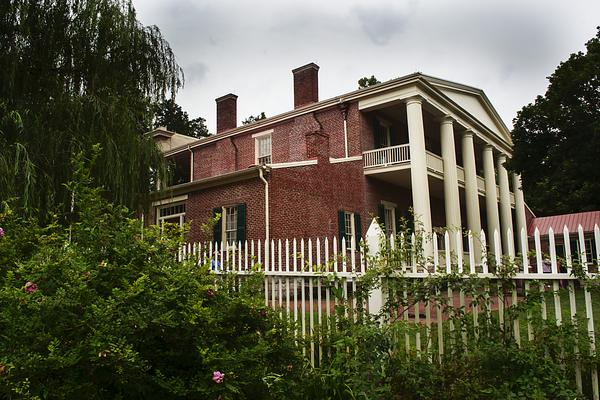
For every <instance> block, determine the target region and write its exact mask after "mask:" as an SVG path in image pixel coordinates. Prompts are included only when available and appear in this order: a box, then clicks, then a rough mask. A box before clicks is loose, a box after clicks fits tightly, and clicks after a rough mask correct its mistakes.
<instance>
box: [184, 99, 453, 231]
mask: <svg viewBox="0 0 600 400" xmlns="http://www.w3.org/2000/svg"><path fill="white" fill-rule="evenodd" d="M347 124H348V145H349V156H358V155H361V154H362V151H363V150H366V149H368V150H370V149H372V148H373V132H372V121H371V118H369V117H368V116H366V115H365V114H363V113H361V112H360V111H359V110H358V104H357V103H351V104H349V105H348V108H347ZM267 129H273V133H272V136H271V137H272V160H273V162H274V163H284V162H293V161H304V160H307V159H315V158H318V160H319V162H318V164H317V165H311V166H303V167H294V168H280V169H272V170H271V172H270V174H269V175H268V177H267V179H268V181H269V189H270V197H269V201H270V212H271V216H270V236H271V238H275V239H277V238H292V237H298V238H302V237H304V238H307V237H316V236H320V237H324V236H329V237H332V236H334V235H335V236H337V235H338V232H339V227H338V220H337V213H338V211H339V210H340V209H343V210H347V211H352V212H355V213H360V216H361V222H362V232H363V234H364V233H366V230H367V228H368V225H369V224H370V221H371V218H372V217H375V216H377V213H378V205H379V204H380V203H381V200H386V201H390V202H393V203H396V204H397V206H398V207H399V208H400V209H401V210H405V209H408V208H409V207H410V206H411V204H412V200H411V192H410V189H409V188H401V187H399V186H395V185H392V184H389V183H386V182H383V181H380V180H377V179H373V178H369V177H366V176H365V175H364V171H363V165H362V160H357V161H352V162H344V163H334V164H330V163H329V157H333V158H342V157H344V130H343V112H342V109H341V108H340V107H339V106H338V105H335V106H332V107H330V108H328V109H326V110H320V111H318V112H314V113H309V114H304V115H301V116H298V117H296V118H294V119H291V120H288V121H285V122H283V123H279V124H278V125H273V126H270V127H268V128H264V127H261V128H257V129H254V130H252V131H249V132H246V133H244V134H241V135H236V136H233V137H230V138H224V139H223V140H219V141H218V142H216V143H212V144H209V145H206V146H201V147H198V148H196V149H194V157H195V166H194V178H195V179H196V180H197V179H203V178H207V177H211V176H218V175H222V174H224V173H228V172H233V171H236V170H244V169H247V168H248V167H249V166H252V165H254V163H255V154H254V151H255V139H254V138H253V137H252V135H253V134H255V133H260V132H263V131H265V130H267ZM237 203H246V205H247V238H248V239H250V240H251V239H254V240H257V239H264V236H265V222H264V184H263V182H262V181H260V180H259V179H258V178H254V179H251V180H246V181H242V182H238V183H234V184H229V185H225V186H221V187H216V188H211V189H207V190H202V191H199V192H195V193H191V194H190V195H189V199H188V201H187V215H186V217H187V219H188V220H193V223H192V228H191V232H190V240H193V241H195V240H206V239H212V233H211V234H209V235H208V237H207V236H203V235H202V233H201V230H200V225H201V224H202V223H204V222H206V221H207V220H208V219H209V218H210V217H211V216H212V210H213V208H215V207H220V206H224V205H229V204H237ZM432 218H433V222H434V225H435V226H440V225H444V216H443V201H442V200H439V199H438V200H435V199H432Z"/></svg>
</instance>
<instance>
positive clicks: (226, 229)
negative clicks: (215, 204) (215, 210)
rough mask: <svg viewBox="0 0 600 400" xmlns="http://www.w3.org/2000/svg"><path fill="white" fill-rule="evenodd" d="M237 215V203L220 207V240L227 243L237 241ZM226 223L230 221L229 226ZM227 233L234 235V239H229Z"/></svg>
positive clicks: (230, 243) (233, 243) (235, 242)
mask: <svg viewBox="0 0 600 400" xmlns="http://www.w3.org/2000/svg"><path fill="white" fill-rule="evenodd" d="M231 215H233V219H232V220H229V218H230V217H231ZM237 216H238V206H237V204H232V205H228V206H223V207H221V242H222V243H226V244H227V245H236V244H237V242H238V237H237V230H238V223H237ZM228 223H231V224H232V225H231V226H228ZM229 233H231V234H232V235H233V236H234V240H229V235H228V234H229Z"/></svg>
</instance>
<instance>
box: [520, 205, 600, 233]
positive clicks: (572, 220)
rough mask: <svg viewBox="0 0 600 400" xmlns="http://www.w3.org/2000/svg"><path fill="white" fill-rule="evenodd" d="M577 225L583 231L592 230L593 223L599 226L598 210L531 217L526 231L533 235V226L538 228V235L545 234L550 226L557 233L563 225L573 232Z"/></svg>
mask: <svg viewBox="0 0 600 400" xmlns="http://www.w3.org/2000/svg"><path fill="white" fill-rule="evenodd" d="M579 225H581V227H582V228H583V231H584V232H593V231H594V225H598V226H600V211H588V212H581V213H574V214H563V215H550V216H548V217H537V218H533V219H532V220H531V222H530V224H529V226H528V228H527V233H528V234H529V235H533V233H534V231H535V228H538V229H539V231H540V235H547V234H548V230H549V229H550V228H552V229H553V230H554V232H555V233H557V232H562V230H563V229H564V227H565V226H566V227H567V229H568V230H569V232H575V231H577V229H578V228H579Z"/></svg>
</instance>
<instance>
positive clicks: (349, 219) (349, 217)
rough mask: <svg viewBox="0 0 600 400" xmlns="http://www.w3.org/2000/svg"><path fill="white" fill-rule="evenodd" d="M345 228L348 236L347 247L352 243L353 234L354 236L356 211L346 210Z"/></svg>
mask: <svg viewBox="0 0 600 400" xmlns="http://www.w3.org/2000/svg"><path fill="white" fill-rule="evenodd" d="M344 230H345V237H346V247H349V246H350V244H351V243H352V236H354V213H351V212H347V211H346V212H344Z"/></svg>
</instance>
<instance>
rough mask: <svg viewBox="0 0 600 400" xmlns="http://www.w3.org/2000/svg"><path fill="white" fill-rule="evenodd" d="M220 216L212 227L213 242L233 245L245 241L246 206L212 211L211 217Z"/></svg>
mask: <svg viewBox="0 0 600 400" xmlns="http://www.w3.org/2000/svg"><path fill="white" fill-rule="evenodd" d="M217 214H220V215H221V219H220V220H219V222H218V223H216V224H215V226H214V228H213V229H214V237H213V240H214V241H215V242H218V243H226V244H229V245H233V244H236V243H239V242H244V241H245V240H246V204H243V203H242V204H233V205H229V206H223V207H217V208H215V209H213V216H216V215H217Z"/></svg>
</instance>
